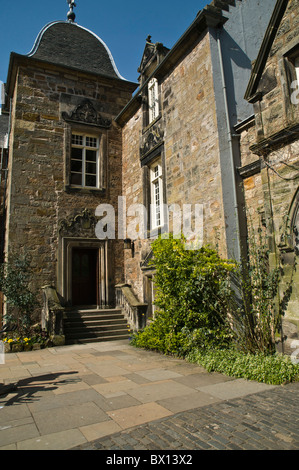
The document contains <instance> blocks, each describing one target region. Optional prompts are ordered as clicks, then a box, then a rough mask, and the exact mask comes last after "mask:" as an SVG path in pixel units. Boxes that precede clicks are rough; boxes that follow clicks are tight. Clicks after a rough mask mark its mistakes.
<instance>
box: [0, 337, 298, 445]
mask: <svg viewBox="0 0 299 470" xmlns="http://www.w3.org/2000/svg"><path fill="white" fill-rule="evenodd" d="M275 390H277V388H275V387H271V386H268V385H264V384H258V383H256V382H249V381H245V380H242V379H234V378H232V377H227V376H225V375H222V374H217V373H208V372H207V371H206V370H205V369H203V368H202V367H200V366H198V365H196V364H189V363H187V362H185V361H184V360H182V359H178V358H174V357H167V356H164V355H161V354H159V353H156V352H153V351H145V350H140V349H136V348H134V347H132V346H130V344H129V342H128V341H127V340H125V341H122V340H120V341H112V342H107V343H92V344H87V345H84V344H82V345H70V346H60V347H55V348H49V349H47V350H39V351H30V352H23V353H22V352H21V353H14V354H7V355H6V356H5V364H3V365H0V450H21V449H22V450H23V449H25V450H26V449H28V450H32V449H37V450H39V449H51V450H52V449H57V450H58V449H59V450H60V449H69V448H73V447H74V448H80V449H81V448H83V447H84V446H87V447H84V448H89V447H88V446H90V447H91V448H98V447H99V448H101V446H102V442H103V441H102V440H107V443H108V442H109V445H110V446H113V448H121V444H120V442H124V441H125V442H126V444H125V447H124V448H125V449H128V448H130V446H133V443H134V442H135V443H136V442H137V441H138V436H141V434H142V433H143V437H142V442H141V440H140V441H139V442H138V445H137V444H136V446H137V447H138V448H153V447H155V446H157V448H159V446H161V445H163V446H166V447H167V445H168V444H167V443H168V442H171V444H169V445H171V446H174V445H175V443H178V445H180V446H183V445H186V444H187V443H192V442H194V439H195V440H196V439H197V441H198V442H199V441H200V442H202V444H201V445H202V447H203V448H204V446H205V448H214V447H213V446H212V445H211V444H210V443H207V441H206V442H203V441H202V439H203V436H209V433H212V432H215V429H216V428H215V429H214V428H210V427H209V426H210V425H211V423H212V424H213V423H214V424H216V425H217V426H218V427H219V429H221V426H222V424H223V423H222V424H221V423H220V424H217V423H218V421H217V417H215V416H214V414H211V416H210V415H209V416H210V418H209V419H210V421H207V424H205V426H201V428H200V429H199V428H198V425H196V421H194V422H193V421H192V420H193V417H194V416H196V413H197V412H198V410H206V409H208V410H211V411H212V410H213V407H217V406H220V405H223V406H224V408H223V409H221V410H222V414H223V416H224V418H225V420H226V422H225V426H226V429H233V425H234V420H236V422H237V426H238V429H237V431H236V432H238V433H239V435H237V434H236V435H235V439H236V440H235V443H234V445H237V439H240V433H241V434H242V433H243V434H244V432H245V431H244V429H245V430H246V432H247V433H249V432H253V433H254V432H257V431H255V430H254V429H252V428H250V427H249V426H254V423H252V421H248V418H246V419H247V421H246V420H245V418H244V416H242V422H239V421H238V419H239V417H238V415H237V414H235V408H234V406H233V405H231V403H233V400H238V399H240V400H241V399H243V400H244V401H245V400H251V399H252V400H254V397H256V402H257V404H258V405H261V406H260V408H258V413H259V417H262V418H263V419H264V421H265V422H266V420H267V419H268V416H267V413H268V409H270V408H271V406H272V403H267V404H266V405H265V403H264V402H263V394H264V393H266V394H267V393H270V392H272V391H275ZM278 390H279V387H278ZM252 397H253V398H252ZM281 400H282V401H283V400H284V398H281ZM278 406H279V403H278ZM252 409H253V407H252V403H251V404H250V411H251V413H252ZM219 416H220V415H219ZM185 417H187V418H186V419H187V421H186V422H185V424H184V426H183V427H182V424H181V423H182V422H183V420H184V418H185ZM293 417H294V413H293V415H292V418H293ZM269 419H270V418H269ZM293 419H295V418H293ZM172 420H174V421H172ZM225 420H223V421H225ZM281 421H282V424H281V422H278V421H277V420H276V427H275V432H276V434H277V435H278V437H279V439H280V441H281V442H284V445H285V446H289V447H290V446H292V445H293V444H294V437H293V435H291V436H290V434H289V433H288V431H287V429H285V428H284V426H286V422H287V419H286V417H285V416H284V417H283V419H282V420H281ZM159 423H160V424H159ZM174 423H175V424H174ZM178 423H179V425H178ZM244 423H245V424H244ZM296 423H297V424H298V421H297V422H296ZM201 424H202V423H201ZM223 425H224V424H223ZM292 425H293V424H291V425H290V426H292ZM147 426H152V427H151V428H148V427H147ZM246 426H247V427H246ZM265 426H266V425H265ZM187 429H189V430H190V429H192V433H191V434H189V436H187V433H188V430H187ZM134 430H137V431H136V432H135V431H134ZM162 431H163V432H164V433H166V434H165V435H164V434H163V432H162ZM184 432H186V435H184ZM119 433H126V434H125V435H124V434H122V438H121V440H119V441H117V439H118V438H116V437H117V436H118V435H119ZM155 433H156V434H155ZM197 433H201V434H200V435H199V434H198V435H197ZM265 433H266V431H265ZM195 434H196V435H197V436H195ZM243 434H242V436H243ZM179 435H180V436H181V438H180V439H181V443H179V441H177V439H179V437H178V436H179ZM265 435H266V434H265ZM114 436H115V439H116V440H115V441H114V440H113V439H114ZM125 436H126V437H125ZM150 436H151V437H150ZM171 436H172V438H171ZM214 437H215V436H214ZM271 437H272V435H271V434H269V433H268V435H267V438H268V440H269V441H271V442H272V440H271V439H270V438H271ZM119 439H120V438H119ZM126 439H127V441H126ZM140 439H141V437H140ZM206 439H207V438H206ZM215 439H216V437H215ZM215 439H214V440H215ZM221 439H224V440H225V437H223V436H218V441H217V442H218V445H219V446H225V444H224V441H223V442H222V441H221ZM247 439H249V435H247ZM96 440H98V441H100V442H98V444H97V445H98V447H97V446H96V445H95V444H94V443H95V441H96ZM116 441H117V442H116ZM220 441H221V442H220ZM105 442H106V441H105ZM243 442H245V444H244V446H245V445H246V439H245V438H244V439H243ZM105 445H106V444H105ZM105 445H104V447H102V448H107V447H105ZM107 445H108V444H107ZM134 445H135V444H134ZM190 445H191V444H190ZM214 446H216V444H215V443H214ZM133 447H134V446H133ZM108 448H109V447H108Z"/></svg>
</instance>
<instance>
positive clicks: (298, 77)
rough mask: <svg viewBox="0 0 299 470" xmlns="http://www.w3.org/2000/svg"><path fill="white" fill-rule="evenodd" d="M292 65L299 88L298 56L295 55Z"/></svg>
mask: <svg viewBox="0 0 299 470" xmlns="http://www.w3.org/2000/svg"><path fill="white" fill-rule="evenodd" d="M294 65H295V72H296V77H297V88H299V57H296V59H295V62H294Z"/></svg>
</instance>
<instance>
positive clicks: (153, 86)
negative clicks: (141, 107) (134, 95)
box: [148, 78, 159, 124]
mask: <svg viewBox="0 0 299 470" xmlns="http://www.w3.org/2000/svg"><path fill="white" fill-rule="evenodd" d="M148 116H149V124H150V123H151V122H153V121H154V120H155V119H157V117H158V116H159V85H158V80H157V79H156V78H152V79H151V80H150V81H149V84H148Z"/></svg>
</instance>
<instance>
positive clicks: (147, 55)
mask: <svg viewBox="0 0 299 470" xmlns="http://www.w3.org/2000/svg"><path fill="white" fill-rule="evenodd" d="M155 53H156V47H155V44H151V43H150V42H147V43H146V46H145V49H144V52H143V56H142V60H141V63H140V66H139V68H138V71H139V72H142V71H143V70H144V68H145V66H146V64H147V63H148V62H149V61H150V59H151V58H152V57H153V56H154V55H155Z"/></svg>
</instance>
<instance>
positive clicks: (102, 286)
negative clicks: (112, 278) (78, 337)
mask: <svg viewBox="0 0 299 470" xmlns="http://www.w3.org/2000/svg"><path fill="white" fill-rule="evenodd" d="M74 248H91V249H97V250H98V254H99V262H98V279H99V284H98V289H99V290H98V299H99V305H98V307H100V308H105V307H107V306H109V304H110V303H111V301H112V300H113V299H111V298H110V297H111V293H110V287H109V273H108V266H109V264H108V256H109V254H108V251H109V247H108V240H98V239H96V238H95V239H93V238H81V237H79V238H77V237H67V236H64V237H62V238H61V239H60V244H59V253H58V260H59V261H58V292H59V293H60V295H61V296H62V298H63V299H64V302H65V303H66V305H67V306H71V305H72V251H73V249H74Z"/></svg>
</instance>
